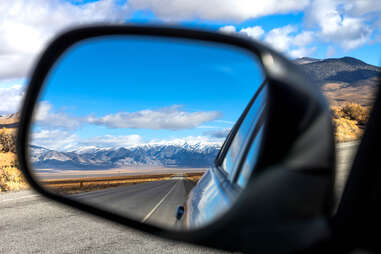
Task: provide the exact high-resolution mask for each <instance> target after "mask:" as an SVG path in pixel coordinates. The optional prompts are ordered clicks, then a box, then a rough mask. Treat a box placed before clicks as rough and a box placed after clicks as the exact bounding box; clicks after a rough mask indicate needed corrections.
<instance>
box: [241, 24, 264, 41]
mask: <svg viewBox="0 0 381 254" xmlns="http://www.w3.org/2000/svg"><path fill="white" fill-rule="evenodd" d="M239 32H240V33H243V34H246V35H247V36H249V37H250V38H253V39H259V38H261V36H262V35H263V34H264V33H265V31H263V29H262V27H260V26H253V27H247V28H243V29H241V30H240V31H239Z"/></svg>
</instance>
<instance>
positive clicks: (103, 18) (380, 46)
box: [0, 0, 381, 137]
mask: <svg viewBox="0 0 381 254" xmlns="http://www.w3.org/2000/svg"><path fill="white" fill-rule="evenodd" d="M94 22H108V23H140V24H142V23H156V24H157V23H165V24H175V25H183V26H189V27H197V28H203V29H209V30H214V31H221V32H226V33H238V34H241V35H243V36H248V37H251V38H253V39H257V40H260V41H262V42H263V43H266V44H268V45H270V46H271V47H273V48H275V49H277V50H279V51H281V52H283V53H284V54H286V55H288V56H289V57H290V58H297V57H303V56H309V57H316V58H329V57H343V56H352V57H356V58H359V59H361V60H363V61H365V62H367V63H370V64H373V65H379V64H380V59H381V33H380V29H381V5H380V4H379V1H378V0H368V1H354V0H267V1H263V0H258V1H255V0H193V1H187V0H183V1H179V0H128V1H126V0H95V1H94V0H90V1H89V0H67V1H65V0H33V1H30V0H12V1H1V2H0V45H1V49H0V101H1V102H2V103H1V105H0V114H6V113H13V112H15V111H17V110H18V106H19V103H20V100H21V98H22V96H23V93H24V89H25V86H26V83H27V80H28V73H29V71H30V70H31V67H32V65H33V61H35V59H36V57H37V56H38V54H39V53H40V52H41V50H42V49H43V48H44V47H45V46H46V44H47V42H48V41H49V40H51V39H52V38H53V37H54V36H55V35H56V34H57V33H58V32H60V31H62V30H63V29H67V28H69V27H71V26H74V25H80V24H88V23H94ZM46 103H49V102H46ZM46 105H51V104H46ZM46 105H45V106H46ZM53 106H54V105H53ZM46 107H47V106H46ZM140 110H145V109H140ZM166 110H172V111H176V110H177V111H179V112H181V110H185V109H184V108H180V107H177V106H176V105H166V106H163V107H162V108H156V111H157V112H156V111H155V112H154V113H155V114H157V115H160V114H163V112H166ZM212 111H213V110H212ZM137 112H139V110H138V111H126V112H124V113H125V114H119V115H117V114H115V115H112V116H106V115H104V116H103V118H96V119H95V118H94V119H92V120H91V121H93V124H94V125H97V124H98V125H100V124H101V123H102V124H105V125H107V122H108V121H109V120H110V119H112V117H114V118H115V117H119V118H129V119H133V118H134V117H136V114H137ZM117 113H118V112H117ZM119 113H123V112H119ZM186 113H188V114H191V113H195V112H190V111H189V112H188V111H184V114H186ZM89 121H90V120H89ZM64 122H65V121H64ZM67 124H70V122H67ZM72 124H76V123H72ZM200 125H205V123H204V122H203V123H202V124H201V123H200ZM109 127H112V126H109ZM113 127H115V126H113ZM169 129H170V128H169ZM50 131H52V130H50ZM45 134H46V133H45ZM131 135H133V134H131ZM135 137H136V136H135Z"/></svg>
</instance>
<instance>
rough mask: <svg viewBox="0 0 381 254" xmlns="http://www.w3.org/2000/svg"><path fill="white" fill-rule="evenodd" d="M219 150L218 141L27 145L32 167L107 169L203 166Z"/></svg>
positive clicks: (213, 157) (210, 161)
mask: <svg viewBox="0 0 381 254" xmlns="http://www.w3.org/2000/svg"><path fill="white" fill-rule="evenodd" d="M219 150H220V145H219V144H203V143H196V144H188V143H183V144H168V145H156V144H155V145H141V146H135V147H128V148H124V147H118V148H91V149H88V150H87V149H81V150H78V151H71V152H58V151H54V150H50V149H47V148H43V147H39V146H30V151H31V155H32V163H33V166H34V168H36V169H48V168H49V169H52V168H53V169H73V170H74V169H110V168H132V167H133V168H139V167H145V168H147V167H165V168H207V167H209V166H210V165H212V163H213V161H214V159H215V158H216V156H217V154H218V152H219Z"/></svg>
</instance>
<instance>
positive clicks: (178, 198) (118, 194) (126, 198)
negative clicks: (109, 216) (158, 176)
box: [70, 175, 195, 228]
mask: <svg viewBox="0 0 381 254" xmlns="http://www.w3.org/2000/svg"><path fill="white" fill-rule="evenodd" d="M194 185H195V183H194V182H192V181H188V180H183V177H182V175H180V176H175V177H173V178H172V180H167V181H155V182H148V183H139V184H136V185H128V186H121V187H115V188H108V189H104V190H100V191H92V192H88V193H81V194H76V195H72V196H70V197H71V198H73V199H76V200H79V201H81V202H85V203H89V204H92V205H94V206H97V207H101V208H103V209H107V210H110V211H112V212H116V213H119V214H121V215H125V216H126V215H127V216H129V217H132V218H134V219H136V220H139V221H142V222H146V223H153V224H156V225H160V226H165V227H167V228H173V227H176V226H177V225H176V219H175V211H176V208H177V207H178V206H179V205H182V204H184V202H185V200H186V197H187V195H188V193H189V192H190V190H191V189H192V188H193V186H194Z"/></svg>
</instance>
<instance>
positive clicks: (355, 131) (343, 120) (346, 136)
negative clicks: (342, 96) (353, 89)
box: [331, 102, 370, 142]
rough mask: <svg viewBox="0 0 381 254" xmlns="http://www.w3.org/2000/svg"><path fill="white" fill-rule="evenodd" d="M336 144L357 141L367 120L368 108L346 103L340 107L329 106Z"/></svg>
mask: <svg viewBox="0 0 381 254" xmlns="http://www.w3.org/2000/svg"><path fill="white" fill-rule="evenodd" d="M331 110H332V116H333V119H332V120H333V124H334V126H335V137H336V141H337V142H346V141H353V140H358V139H360V138H361V136H362V134H363V129H364V126H365V124H366V122H367V121H368V119H369V113H370V107H369V106H362V105H360V104H357V103H352V102H346V103H344V104H343V105H342V106H331Z"/></svg>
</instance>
